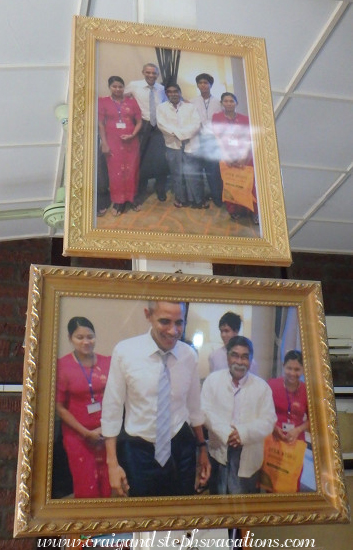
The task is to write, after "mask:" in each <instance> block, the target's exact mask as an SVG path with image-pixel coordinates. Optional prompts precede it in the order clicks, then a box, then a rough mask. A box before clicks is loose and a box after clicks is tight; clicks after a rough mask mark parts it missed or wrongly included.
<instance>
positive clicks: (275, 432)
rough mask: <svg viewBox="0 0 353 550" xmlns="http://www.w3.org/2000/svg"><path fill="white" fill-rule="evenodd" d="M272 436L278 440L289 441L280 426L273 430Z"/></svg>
mask: <svg viewBox="0 0 353 550" xmlns="http://www.w3.org/2000/svg"><path fill="white" fill-rule="evenodd" d="M272 435H273V437H274V438H275V439H277V440H278V439H279V440H280V441H287V439H286V438H287V435H286V434H285V433H284V431H283V430H282V429H281V428H280V427H279V426H277V424H276V426H275V427H274V429H273V432H272Z"/></svg>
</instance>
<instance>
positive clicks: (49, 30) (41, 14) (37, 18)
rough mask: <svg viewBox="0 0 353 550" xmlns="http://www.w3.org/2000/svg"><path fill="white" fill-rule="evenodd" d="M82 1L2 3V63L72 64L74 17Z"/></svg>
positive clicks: (0, 44)
mask: <svg viewBox="0 0 353 550" xmlns="http://www.w3.org/2000/svg"><path fill="white" fill-rule="evenodd" d="M80 3H81V2H80V1H79V0H60V1H56V0H54V1H53V0H51V1H50V2H48V0H20V1H15V2H14V1H11V0H6V1H5V2H1V18H0V50H1V58H2V60H3V61H2V63H6V64H24V63H29V64H31V65H32V64H43V63H45V64H46V63H68V62H69V59H70V41H69V40H68V37H69V35H70V33H71V21H72V15H73V14H74V13H78V11H77V10H78V7H79V5H80Z"/></svg>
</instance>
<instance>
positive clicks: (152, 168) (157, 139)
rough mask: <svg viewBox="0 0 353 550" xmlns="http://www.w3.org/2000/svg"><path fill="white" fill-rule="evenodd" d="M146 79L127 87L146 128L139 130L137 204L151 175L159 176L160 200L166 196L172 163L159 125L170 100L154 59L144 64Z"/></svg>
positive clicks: (141, 199) (128, 93) (155, 177)
mask: <svg viewBox="0 0 353 550" xmlns="http://www.w3.org/2000/svg"><path fill="white" fill-rule="evenodd" d="M142 74H143V80H133V81H132V82H129V84H128V85H127V86H126V87H125V94H127V95H132V96H133V97H134V98H135V99H136V101H137V103H138V105H139V107H140V109H141V113H142V128H141V130H140V132H139V140H140V179H139V187H138V193H137V196H136V198H135V204H136V206H140V205H141V204H142V203H143V202H144V201H145V199H146V194H147V185H148V180H149V179H154V180H155V191H156V194H157V197H158V200H160V201H161V202H164V201H165V200H166V189H165V184H166V181H167V177H168V166H167V163H166V161H165V159H164V157H165V145H164V139H163V136H162V134H161V132H160V130H159V129H158V128H157V124H156V122H157V121H156V112H155V110H156V108H157V106H158V105H159V104H160V103H163V101H166V99H167V98H166V95H165V93H164V87H163V86H162V84H160V83H159V82H157V79H158V77H159V69H158V67H157V65H155V64H154V63H146V64H145V65H144V66H143V68H142Z"/></svg>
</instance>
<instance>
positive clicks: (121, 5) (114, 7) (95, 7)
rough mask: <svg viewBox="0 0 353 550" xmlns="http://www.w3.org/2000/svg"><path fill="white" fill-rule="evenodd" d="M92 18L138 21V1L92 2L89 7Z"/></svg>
mask: <svg viewBox="0 0 353 550" xmlns="http://www.w3.org/2000/svg"><path fill="white" fill-rule="evenodd" d="M89 15H90V17H102V18H104V19H120V20H122V21H136V16H137V8H136V0H133V1H132V2H131V1H130V2H129V1H127V0H114V2H112V0H91V2H90V5H89Z"/></svg>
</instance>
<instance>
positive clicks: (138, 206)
mask: <svg viewBox="0 0 353 550" xmlns="http://www.w3.org/2000/svg"><path fill="white" fill-rule="evenodd" d="M131 208H132V210H133V211H134V212H141V210H142V206H141V204H138V203H134V202H133V203H132V205H131Z"/></svg>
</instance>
